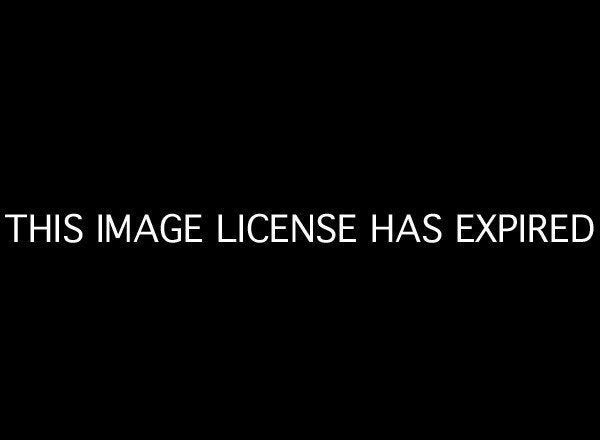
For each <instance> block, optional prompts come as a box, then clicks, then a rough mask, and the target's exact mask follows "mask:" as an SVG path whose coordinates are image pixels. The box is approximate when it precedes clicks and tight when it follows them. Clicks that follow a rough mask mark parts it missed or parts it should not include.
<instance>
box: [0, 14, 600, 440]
mask: <svg viewBox="0 0 600 440" xmlns="http://www.w3.org/2000/svg"><path fill="white" fill-rule="evenodd" d="M52 12H57V11H52ZM153 12H157V11H153ZM163 12H164V11H163ZM247 12H248V14H247V13H246V12H240V11H239V10H237V9H236V11H233V10H232V11H228V12H227V13H225V14H224V15H223V14H221V15H216V14H215V13H214V12H212V11H211V12H207V11H204V12H195V13H193V14H190V15H188V14H186V13H184V12H183V11H180V12H177V13H175V15H173V16H171V15H170V14H169V15H167V14H166V13H165V15H164V16H163V14H162V12H161V14H159V15H160V18H156V16H155V15H152V17H150V16H147V15H146V13H145V12H144V13H141V12H140V11H137V12H136V13H133V14H127V15H126V14H125V13H124V12H122V13H119V14H114V16H112V15H111V16H110V17H107V18H102V19H100V18H99V17H100V15H97V14H100V12H97V13H96V12H95V13H94V14H92V15H85V19H83V18H82V16H78V18H77V19H75V18H74V19H66V22H65V23H63V22H62V21H57V20H50V19H48V16H46V17H45V16H44V14H43V13H41V14H40V16H36V17H35V19H34V18H33V15H36V14H34V13H33V12H32V11H30V12H28V14H26V15H25V16H23V17H24V19H25V20H24V21H19V23H18V24H16V25H15V26H14V29H10V30H8V31H7V39H6V44H5V52H4V55H3V66H4V67H3V70H4V72H3V73H4V74H5V79H4V80H3V85H4V87H3V96H4V99H3V110H4V111H3V124H2V125H3V133H4V136H3V137H4V142H3V156H4V158H3V160H2V173H1V176H2V177H1V179H2V201H1V202H2V205H1V206H2V213H3V214H4V213H5V212H31V213H42V212H43V213H67V212H79V213H83V214H86V215H87V216H89V215H92V214H94V213H96V212H105V211H107V210H110V211H113V212H124V211H131V212H151V213H153V214H155V215H158V214H160V213H163V212H169V211H175V212H179V213H186V212H190V213H202V214H204V215H205V216H206V217H208V218H210V217H211V216H214V215H215V214H216V213H217V212H222V211H229V212H237V211H239V210H243V211H246V212H252V211H256V212H288V213H292V212H294V213H319V212H325V211H328V212H334V213H335V212H356V213H359V215H361V243H360V244H359V245H348V246H342V245H338V246H331V247H326V248H323V247H321V248H317V247H291V246H285V245H283V246H275V245H273V246H268V247H262V248H252V247H244V248H234V249H232V248H227V249H225V248H218V247H216V246H214V245H210V244H207V245H206V246H199V247H175V248H164V247H158V248H154V247H152V246H138V247H129V248H128V247H126V246H124V247H117V248H115V247H111V248H102V247H98V246H95V245H94V244H93V243H88V244H83V245H81V246H76V247H63V246H54V247H53V246H39V247H35V248H31V247H27V246H23V247H20V246H10V245H9V243H8V242H7V240H4V242H3V245H2V254H3V257H5V258H3V263H2V264H3V270H2V273H3V278H4V282H3V284H4V285H5V286H6V287H5V288H3V289H2V291H3V295H2V301H3V303H4V304H3V307H2V311H3V314H4V315H5V319H3V324H4V327H5V331H4V338H3V339H4V341H5V347H6V348H5V355H6V356H5V358H6V362H5V365H7V366H8V367H9V370H10V373H9V374H8V375H7V376H6V382H7V384H8V385H9V386H10V388H11V389H13V388H14V389H15V393H14V394H11V396H14V397H11V404H10V408H11V412H12V413H13V414H15V415H20V416H23V414H31V410H32V409H34V408H35V409H38V410H40V411H39V412H40V413H41V414H45V415H46V417H47V418H45V419H44V420H47V421H46V422H44V423H49V424H52V425H57V426H63V423H67V424H71V423H73V420H74V419H77V420H78V421H83V422H88V423H86V425H87V426H88V427H89V426H99V427H107V426H109V425H112V422H113V421H123V420H128V421H131V420H133V421H134V425H136V426H138V427H148V426H150V427H152V428H153V429H158V426H157V425H160V426H163V427H165V428H166V429H167V430H168V431H171V430H174V429H176V428H180V427H181V426H183V425H184V424H183V422H184V421H191V422H192V423H193V424H201V426H198V427H200V428H202V427H203V426H204V425H203V423H205V420H207V419H208V420H210V421H212V422H213V423H214V422H216V423H217V424H218V425H219V426H221V427H222V429H225V430H230V429H239V428H242V429H251V428H255V427H256V428H261V429H266V428H269V429H273V428H274V427H275V426H276V425H278V424H279V423H281V422H283V423H282V424H283V426H284V427H285V428H286V429H287V430H286V431H282V432H288V431H290V430H291V431H295V430H298V429H306V430H308V432H314V431H313V430H312V429H313V428H312V427H313V426H315V422H317V423H318V422H323V421H328V422H330V423H329V426H330V428H329V429H331V430H332V431H331V432H337V430H340V429H344V428H350V429H357V430H358V429H359V428H363V429H365V430H366V431H365V432H372V431H373V430H375V429H383V428H384V427H386V426H387V425H388V424H389V423H391V424H392V426H395V427H396V428H399V427H400V428H401V427H403V426H407V427H408V425H404V424H403V423H405V422H401V421H402V420H407V419H408V420H410V421H412V422H413V423H416V424H418V425H420V426H421V427H422V428H423V429H426V430H431V429H440V428H441V429H455V428H460V429H465V428H467V427H469V428H471V429H473V428H474V427H475V425H477V424H478V423H481V422H483V425H484V426H485V427H486V428H487V429H488V430H490V429H491V430H497V429H507V430H509V432H512V431H510V430H511V429H512V428H511V427H512V426H514V423H515V422H522V421H525V420H528V421H532V420H533V421H534V423H532V424H531V426H532V428H533V429H540V427H548V426H551V427H553V428H556V429H557V428H558V426H557V425H559V424H560V425H561V426H563V427H566V428H568V429H573V424H572V423H573V419H572V418H571V416H572V415H573V414H576V415H577V417H578V418H579V420H580V421H581V420H583V419H584V418H585V417H586V414H588V411H589V409H586V408H587V405H586V403H585V402H586V396H589V395H590V394H591V393H592V390H593V389H595V388H594V385H593V381H592V375H591V372H592V371H593V369H594V366H595V365H596V364H595V363H594V362H592V359H593V356H592V355H593V348H594V347H593V341H594V339H595V338H596V336H597V327H598V326H597V322H596V320H595V314H596V310H597V304H596V301H595V299H594V297H593V295H594V293H595V290H597V289H596V287H595V284H594V283H593V281H595V279H594V269H595V266H596V262H597V253H596V247H597V238H595V239H594V242H593V243H590V244H587V245H560V244H559V245H552V246H544V245H541V246H522V245H521V246H518V245H515V244H508V245H506V246H486V245H482V246H460V245H458V244H456V243H455V242H454V241H455V240H454V238H455V236H454V225H453V218H454V216H455V215H456V214H457V213H460V212H477V213H487V214H490V213H512V214H518V213H530V212H531V213H545V214H549V213H585V214H588V215H592V216H593V217H594V218H595V220H596V221H597V212H598V211H597V208H596V207H595V205H596V203H595V200H596V199H595V195H594V193H593V188H594V187H595V186H596V184H595V180H596V179H595V178H594V177H595V174H594V161H593V159H592V154H593V152H592V147H593V146H594V145H596V144H597V135H596V133H595V130H594V128H595V121H596V118H597V108H596V107H595V102H596V101H597V85H596V84H595V82H594V81H593V78H595V77H597V69H596V68H595V66H594V65H593V54H594V52H593V49H594V47H593V46H592V44H591V43H592V40H591V39H589V38H590V36H589V35H588V33H591V32H592V29H591V28H589V27H588V26H587V25H586V24H585V23H584V22H583V21H582V19H581V18H580V17H575V18H569V17H567V16H566V15H565V16H563V17H561V19H560V20H559V21H556V19H553V20H550V19H549V18H543V17H542V16H541V15H540V14H539V13H536V14H532V15H527V17H526V18H524V17H525V13H524V11H521V13H520V14H516V15H514V16H513V15H510V14H509V16H506V15H504V14H500V11H496V12H494V13H487V12H483V11H481V13H480V15H477V13H476V12H475V11H469V14H466V11H445V12H441V11H427V12H425V13H420V14H416V13H414V12H412V11H404V12H397V11H395V12H393V13H392V12H385V11H380V12H376V13H374V14H371V13H369V14H367V13H366V11H353V12H354V14H351V15H347V14H346V13H344V14H338V13H332V14H328V15H327V17H326V18H325V14H324V11H321V13H319V14H308V16H307V15H306V14H303V13H301V11H295V12H293V13H284V12H283V11H281V12H280V13H276V12H275V11H272V10H270V11H269V13H268V14H267V13H266V12H265V11H262V12H261V11H255V10H253V11H247ZM305 12H306V11H305ZM338 12H339V11H338ZM446 12H448V13H449V12H453V13H454V15H446ZM538 12H539V11H538ZM69 13H70V14H73V13H74V12H73V11H70V12H69ZM250 13H253V14H251V15H249V14H250ZM75 14H76V13H75ZM278 14H280V15H278ZM470 14H474V15H470ZM184 16H185V18H184ZM69 17H70V15H69ZM102 17H104V15H102ZM257 17H259V18H260V19H259V18H257ZM517 17H518V18H517ZM63 18H65V16H64V15H63ZM375 212H376V213H380V214H387V213H395V214H405V213H413V214H423V213H428V212H438V213H440V214H441V215H443V217H444V219H445V220H446V221H447V225H448V227H447V228H445V229H444V233H445V238H444V241H443V243H441V244H440V245H438V246H420V247H417V246H413V245H411V244H410V243H407V244H406V245H401V246H394V247H377V248H376V247H374V246H371V245H369V244H368V238H369V234H368V229H367V228H366V225H368V223H364V221H365V220H368V218H369V215H370V214H371V213H375ZM363 229H366V232H365V231H363ZM3 233H5V231H3ZM4 237H6V235H4ZM54 411H56V412H58V413H61V414H63V416H62V417H54V416H52V414H53V412H54ZM36 413H38V412H36ZM40 417H41V416H40ZM173 417H174V418H173ZM40 420H41V419H40ZM92 423H93V424H92ZM578 425H579V423H578ZM48 426H50V425H48ZM133 429H139V428H135V427H134V428H133Z"/></svg>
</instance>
